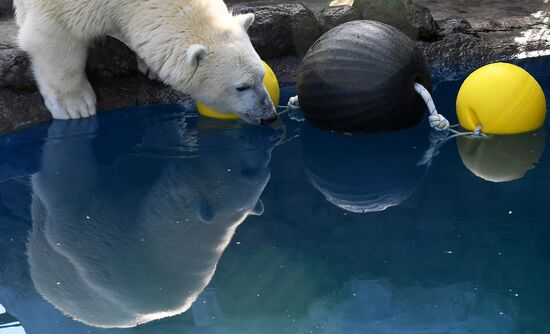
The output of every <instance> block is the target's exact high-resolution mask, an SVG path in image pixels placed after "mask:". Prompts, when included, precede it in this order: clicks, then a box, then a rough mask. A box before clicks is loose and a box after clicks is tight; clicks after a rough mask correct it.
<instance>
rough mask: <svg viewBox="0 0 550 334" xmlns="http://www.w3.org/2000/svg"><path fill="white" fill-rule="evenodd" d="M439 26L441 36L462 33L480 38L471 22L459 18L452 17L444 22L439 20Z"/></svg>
mask: <svg viewBox="0 0 550 334" xmlns="http://www.w3.org/2000/svg"><path fill="white" fill-rule="evenodd" d="M437 25H438V27H439V34H440V35H441V36H446V35H450V34H456V33H460V34H466V35H472V36H475V37H479V35H478V34H477V32H475V30H474V28H472V25H471V24H470V22H469V21H468V20H466V19H465V18H462V17H459V16H452V17H449V18H446V19H444V20H439V21H437Z"/></svg>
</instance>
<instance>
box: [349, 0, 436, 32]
mask: <svg viewBox="0 0 550 334" xmlns="http://www.w3.org/2000/svg"><path fill="white" fill-rule="evenodd" d="M353 6H354V7H355V8H357V10H358V11H359V13H360V14H361V16H362V17H363V19H367V20H374V21H380V22H383V23H386V24H389V25H392V26H394V27H396V28H398V29H399V30H401V31H402V32H404V33H405V34H406V35H408V36H409V37H410V38H412V39H419V40H423V41H432V40H435V39H436V38H437V36H438V29H437V25H436V23H435V21H434V19H433V17H432V15H431V13H430V11H429V9H427V8H426V7H423V6H420V5H418V4H416V3H415V2H413V1H411V0H355V1H354V3H353Z"/></svg>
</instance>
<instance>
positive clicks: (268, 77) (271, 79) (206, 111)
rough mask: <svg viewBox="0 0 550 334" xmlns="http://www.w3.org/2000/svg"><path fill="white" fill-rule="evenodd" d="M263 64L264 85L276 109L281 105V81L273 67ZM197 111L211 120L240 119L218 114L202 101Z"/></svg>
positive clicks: (230, 115)
mask: <svg viewBox="0 0 550 334" xmlns="http://www.w3.org/2000/svg"><path fill="white" fill-rule="evenodd" d="M262 63H263V65H264V68H265V76H264V85H265V88H266V89H267V92H268V93H269V97H270V98H271V102H273V105H274V106H275V108H277V107H278V105H279V98H280V94H281V93H280V90H279V81H278V80H277V76H276V75H275V72H273V70H272V69H271V67H269V65H267V64H266V62H264V61H262ZM197 110H198V111H199V113H200V114H201V115H202V116H206V117H210V118H217V119H225V120H236V119H239V116H237V115H235V114H227V113H221V112H218V111H216V110H214V109H212V108H210V107H209V106H207V105H205V104H204V103H202V102H200V101H197Z"/></svg>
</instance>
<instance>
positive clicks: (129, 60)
mask: <svg viewBox="0 0 550 334" xmlns="http://www.w3.org/2000/svg"><path fill="white" fill-rule="evenodd" d="M86 70H87V71H88V73H91V74H93V75H95V76H99V77H103V78H112V77H125V76H129V75H135V74H136V73H137V62H136V54H135V53H134V52H133V51H132V50H130V49H129V48H128V47H127V46H126V45H125V44H124V43H122V42H120V41H119V40H117V39H115V38H111V37H105V38H104V39H102V40H100V41H98V42H96V43H95V44H94V46H92V47H90V49H89V50H88V63H87V67H86Z"/></svg>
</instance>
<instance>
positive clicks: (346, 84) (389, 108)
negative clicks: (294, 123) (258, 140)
mask: <svg viewBox="0 0 550 334" xmlns="http://www.w3.org/2000/svg"><path fill="white" fill-rule="evenodd" d="M414 82H419V83H421V84H422V85H424V86H425V87H426V88H427V89H428V90H431V79H430V72H429V69H428V65H427V63H426V60H425V59H424V56H423V55H422V53H421V52H420V50H419V49H418V48H417V47H416V45H415V43H414V42H413V41H412V40H411V39H409V38H408V37H407V36H405V35H404V34H403V33H402V32H400V31H399V30H397V29H396V28H394V27H392V26H389V25H387V24H384V23H380V22H375V21H352V22H348V23H345V24H342V25H339V26H337V27H335V28H334V29H332V30H330V31H328V32H327V33H325V34H324V35H323V36H321V37H320V38H319V39H318V40H317V42H315V44H314V45H313V46H312V47H311V49H310V50H309V51H308V53H307V54H306V56H305V58H304V60H303V63H302V67H301V70H300V75H299V77H298V98H299V102H300V107H301V108H302V111H303V113H304V115H305V118H306V119H307V120H308V121H309V122H310V123H311V124H313V125H315V126H317V127H319V128H321V129H325V130H331V131H340V132H386V131H393V130H399V129H403V128H408V127H411V126H413V125H415V124H417V123H418V122H420V121H421V120H422V119H423V118H424V115H425V112H426V108H425V105H424V102H423V101H422V99H421V97H420V96H419V95H418V94H417V93H416V91H415V90H414Z"/></svg>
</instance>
